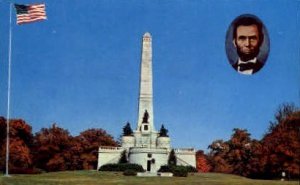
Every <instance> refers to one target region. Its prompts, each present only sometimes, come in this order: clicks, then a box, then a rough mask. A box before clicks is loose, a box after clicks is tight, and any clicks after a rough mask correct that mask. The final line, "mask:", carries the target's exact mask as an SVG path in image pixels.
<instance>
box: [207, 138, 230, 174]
mask: <svg viewBox="0 0 300 185" xmlns="http://www.w3.org/2000/svg"><path fill="white" fill-rule="evenodd" d="M208 148H209V149H210V152H209V154H208V161H209V164H210V165H211V171H213V172H220V173H231V172H232V168H231V166H230V165H229V163H228V161H227V160H226V154H227V152H228V150H229V146H228V144H227V142H224V141H223V140H216V141H214V142H213V143H212V144H210V145H209V146H208Z"/></svg>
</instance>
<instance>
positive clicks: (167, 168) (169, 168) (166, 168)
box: [158, 165, 172, 172]
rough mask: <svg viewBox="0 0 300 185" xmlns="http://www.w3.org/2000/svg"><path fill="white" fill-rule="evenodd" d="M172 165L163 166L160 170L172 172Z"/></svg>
mask: <svg viewBox="0 0 300 185" xmlns="http://www.w3.org/2000/svg"><path fill="white" fill-rule="evenodd" d="M171 168H172V167H171V166H170V165H164V166H161V167H160V169H159V170H158V172H172V169H171Z"/></svg>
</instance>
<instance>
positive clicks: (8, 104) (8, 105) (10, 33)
mask: <svg viewBox="0 0 300 185" xmlns="http://www.w3.org/2000/svg"><path fill="white" fill-rule="evenodd" d="M11 17H12V3H10V10H9V44H8V79H7V81H8V83H7V84H8V85H7V116H6V171H5V176H9V173H8V163H9V119H10V118H9V116H10V115H9V111H10V80H11V40H12V26H11V22H12V21H11Z"/></svg>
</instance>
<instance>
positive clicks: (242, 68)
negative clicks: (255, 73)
mask: <svg viewBox="0 0 300 185" xmlns="http://www.w3.org/2000/svg"><path fill="white" fill-rule="evenodd" d="M238 66H239V67H240V68H239V71H246V70H250V69H254V68H255V66H256V65H255V63H252V62H248V63H244V64H239V65H238Z"/></svg>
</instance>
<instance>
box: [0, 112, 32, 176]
mask: <svg viewBox="0 0 300 185" xmlns="http://www.w3.org/2000/svg"><path fill="white" fill-rule="evenodd" d="M0 129H1V130H3V131H4V132H1V134H0V144H1V148H0V156H1V157H0V158H1V163H0V169H2V170H3V169H4V166H5V164H4V162H5V156H6V119H5V118H3V117H1V118H0ZM9 129H10V133H9V137H10V145H9V151H10V153H9V169H10V170H12V171H14V170H18V169H26V168H31V167H32V154H31V152H30V147H31V146H32V141H33V135H32V131H31V126H30V125H28V124H27V123H26V122H25V121H24V120H21V119H12V120H10V122H9Z"/></svg>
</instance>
